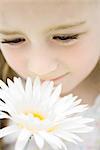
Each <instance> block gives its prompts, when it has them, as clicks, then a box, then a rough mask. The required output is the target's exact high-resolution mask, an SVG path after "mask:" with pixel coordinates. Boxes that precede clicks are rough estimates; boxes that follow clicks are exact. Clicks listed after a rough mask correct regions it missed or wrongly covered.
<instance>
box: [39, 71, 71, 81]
mask: <svg viewBox="0 0 100 150" xmlns="http://www.w3.org/2000/svg"><path fill="white" fill-rule="evenodd" d="M68 74H69V72H68V73H66V74H64V75H62V76H59V77H57V78H54V79H49V80H51V81H56V80H59V79H62V78H63V77H65V76H66V75H68ZM41 81H42V82H44V81H45V80H41Z"/></svg>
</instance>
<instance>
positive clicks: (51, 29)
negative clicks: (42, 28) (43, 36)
mask: <svg viewBox="0 0 100 150" xmlns="http://www.w3.org/2000/svg"><path fill="white" fill-rule="evenodd" d="M85 23H86V21H82V22H77V23H73V24H62V25H56V26H52V27H51V28H49V29H47V30H46V32H51V31H57V30H64V29H68V28H73V27H78V26H81V25H83V24H85Z"/></svg>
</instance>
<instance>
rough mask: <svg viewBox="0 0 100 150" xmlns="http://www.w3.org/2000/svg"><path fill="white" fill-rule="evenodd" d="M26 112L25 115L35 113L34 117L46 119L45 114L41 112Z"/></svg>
mask: <svg viewBox="0 0 100 150" xmlns="http://www.w3.org/2000/svg"><path fill="white" fill-rule="evenodd" d="M24 114H25V115H29V114H32V115H33V117H35V118H38V119H40V120H44V119H45V118H44V116H43V115H41V114H39V113H33V112H24Z"/></svg>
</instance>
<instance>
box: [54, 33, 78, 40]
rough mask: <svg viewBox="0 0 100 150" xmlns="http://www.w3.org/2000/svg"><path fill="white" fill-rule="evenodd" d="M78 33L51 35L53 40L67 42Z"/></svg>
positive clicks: (75, 37) (76, 36) (76, 37)
mask: <svg viewBox="0 0 100 150" xmlns="http://www.w3.org/2000/svg"><path fill="white" fill-rule="evenodd" d="M78 37H79V34H74V35H60V36H59V35H55V36H53V38H52V39H53V40H58V41H62V42H69V41H71V40H74V39H78Z"/></svg>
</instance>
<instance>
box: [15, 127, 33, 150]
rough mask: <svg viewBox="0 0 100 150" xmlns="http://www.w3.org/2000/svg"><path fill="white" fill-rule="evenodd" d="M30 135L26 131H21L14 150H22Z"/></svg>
mask: <svg viewBox="0 0 100 150" xmlns="http://www.w3.org/2000/svg"><path fill="white" fill-rule="evenodd" d="M31 135H32V134H31V133H30V132H29V131H27V130H26V129H23V130H22V131H21V133H20V135H19V137H18V140H17V142H16V145H15V150H19V148H20V150H24V148H25V146H26V144H27V142H28V140H29V138H30V136H31Z"/></svg>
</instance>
